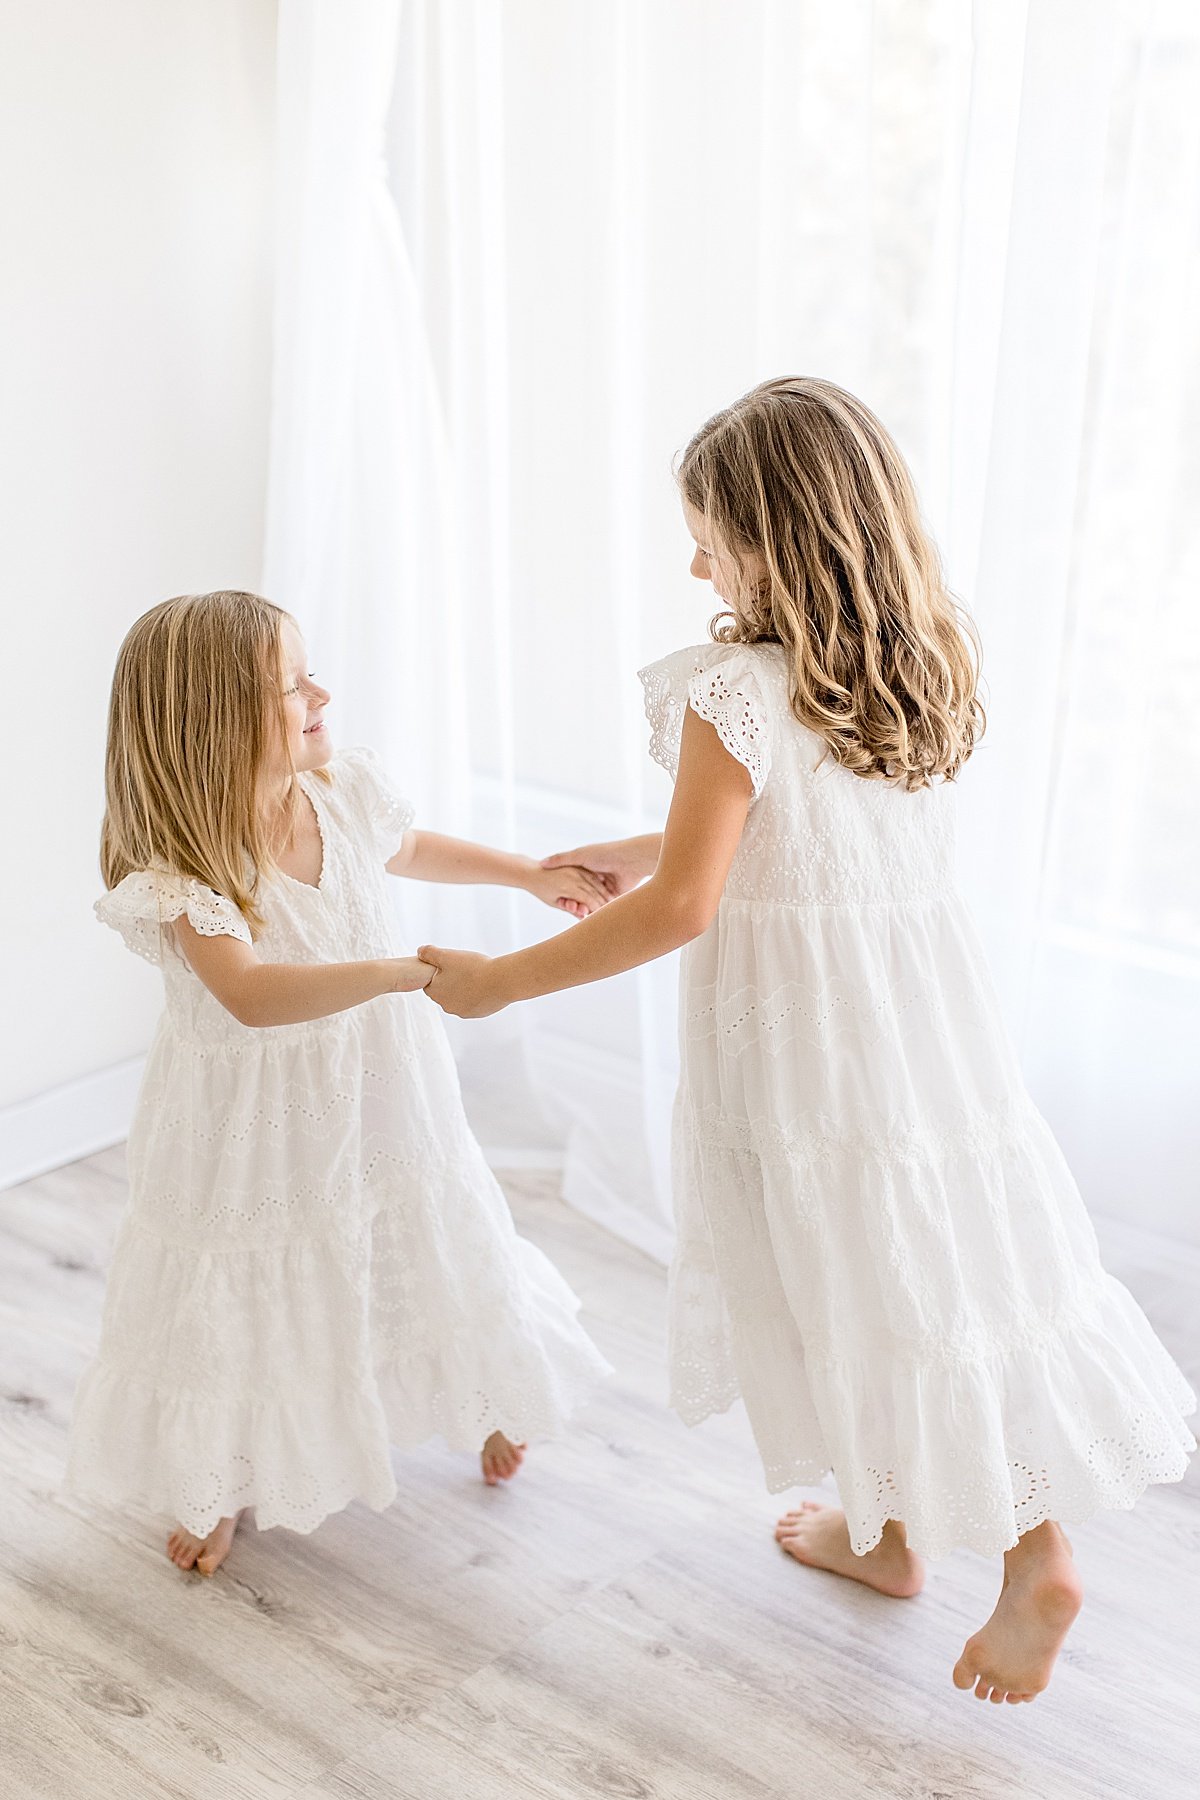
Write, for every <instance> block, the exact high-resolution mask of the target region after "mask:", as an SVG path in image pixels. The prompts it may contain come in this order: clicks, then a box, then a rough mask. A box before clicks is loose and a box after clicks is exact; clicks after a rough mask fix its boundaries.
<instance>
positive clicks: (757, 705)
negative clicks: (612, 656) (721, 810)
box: [640, 645, 771, 799]
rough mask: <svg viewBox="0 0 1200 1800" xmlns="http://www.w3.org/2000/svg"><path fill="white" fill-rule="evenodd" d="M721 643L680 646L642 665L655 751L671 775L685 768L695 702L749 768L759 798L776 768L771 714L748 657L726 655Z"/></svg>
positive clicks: (697, 710) (654, 755)
mask: <svg viewBox="0 0 1200 1800" xmlns="http://www.w3.org/2000/svg"><path fill="white" fill-rule="evenodd" d="M710 655H716V656H721V655H722V649H721V646H718V645H702V646H700V647H698V648H697V649H695V650H685V651H677V652H676V653H675V655H673V656H667V657H664V658H663V660H662V661H661V662H657V663H652V664H651V665H650V667H649V668H647V669H642V670H641V671H640V676H641V680H642V684H643V687H644V688H645V698H646V717H647V718H648V720H649V721H650V755H651V757H652V758H653V759H654V761H655V762H656V763H658V765H659V767H660V768H663V769H665V770H666V771H667V773H668V775H671V776H675V775H678V773H679V746H680V741H681V739H682V736H683V715H684V713H685V712H686V710H687V708H688V707H689V706H690V707H691V708H692V711H693V712H695V713H696V714H697V715H698V716H699V717H700V718H702V719H704V720H706V721H707V723H708V724H710V725H712V726H713V727H714V729H715V730H716V732H717V735H718V736H719V738H720V740H721V742H722V744H723V745H724V746H725V748H726V750H728V752H729V754H730V755H731V756H732V757H735V758H736V760H737V761H738V762H740V763H742V764H743V766H744V767H745V768H746V769H747V770H748V771H749V774H750V781H751V784H752V786H753V789H754V797H755V799H757V798H758V796H759V795H760V794H761V793H762V790H763V787H764V786H765V784H766V780H767V776H768V775H769V773H770V769H771V746H770V731H769V724H768V715H767V710H766V707H765V705H764V703H763V698H762V693H761V690H760V688H759V685H758V678H757V675H756V673H755V672H754V670H753V669H752V668H750V666H749V664H748V662H747V661H746V660H745V659H743V658H741V657H738V658H737V659H736V661H735V660H734V659H733V658H731V657H729V656H728V653H727V652H726V653H725V659H724V660H722V661H714V662H712V663H711V665H709V662H708V658H709V656H710Z"/></svg>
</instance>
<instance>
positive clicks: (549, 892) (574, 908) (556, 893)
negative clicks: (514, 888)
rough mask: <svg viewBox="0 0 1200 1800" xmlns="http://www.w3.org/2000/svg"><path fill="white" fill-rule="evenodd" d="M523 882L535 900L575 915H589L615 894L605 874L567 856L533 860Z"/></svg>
mask: <svg viewBox="0 0 1200 1800" xmlns="http://www.w3.org/2000/svg"><path fill="white" fill-rule="evenodd" d="M523 885H524V887H525V891H526V893H529V894H532V895H533V897H534V899H535V900H541V901H543V902H544V903H545V905H547V906H553V907H556V908H558V909H559V910H560V911H562V912H569V913H570V914H571V915H572V917H574V918H576V919H586V918H588V917H589V916H590V915H591V914H592V913H594V912H598V911H599V909H600V908H601V907H602V906H603V905H604V903H605V901H607V900H611V899H612V897H613V895H612V890H611V889H610V888H608V887H607V886H606V885H605V883H604V880H603V877H601V876H599V875H598V874H596V873H595V871H593V870H591V869H588V868H583V867H581V866H580V864H579V860H578V858H571V857H566V856H564V857H551V858H549V859H548V861H547V862H544V863H536V862H533V861H532V860H531V861H530V864H529V868H528V870H527V872H526V876H525V881H524V884H523Z"/></svg>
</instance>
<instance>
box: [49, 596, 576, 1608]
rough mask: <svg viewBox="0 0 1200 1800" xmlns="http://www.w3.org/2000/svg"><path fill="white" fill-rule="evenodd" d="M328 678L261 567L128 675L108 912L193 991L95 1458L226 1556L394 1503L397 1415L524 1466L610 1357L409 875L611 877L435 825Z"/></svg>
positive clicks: (109, 1347)
mask: <svg viewBox="0 0 1200 1800" xmlns="http://www.w3.org/2000/svg"><path fill="white" fill-rule="evenodd" d="M329 703H330V696H329V694H328V692H327V691H326V689H325V688H323V687H322V686H321V685H320V684H319V682H318V681H317V680H316V677H315V676H314V675H313V673H312V671H311V670H310V669H309V667H308V656H307V653H306V651H305V647H304V640H303V638H302V637H301V635H300V631H299V628H298V627H297V625H296V622H295V620H294V619H292V618H291V617H290V616H289V615H288V614H287V613H285V612H284V611H283V610H282V609H281V608H280V607H278V606H273V605H272V604H271V603H270V602H269V601H267V600H263V599H260V598H259V597H258V596H257V595H256V594H246V593H238V592H232V591H231V592H220V593H212V594H187V595H183V596H181V597H179V598H178V599H174V600H167V601H164V602H163V603H162V604H161V605H160V606H156V607H153V608H152V609H151V610H150V611H149V612H148V613H146V614H145V615H144V616H143V617H142V618H140V619H139V620H138V621H137V622H136V624H135V625H134V626H133V627H132V629H131V630H130V632H129V635H128V637H127V638H126V640H125V642H124V644H123V645H122V647H121V652H120V656H119V658H118V661H117V670H116V676H115V678H114V681H113V689H112V701H111V706H110V711H109V734H108V759H107V800H108V804H107V809H106V812H105V817H104V826H103V831H102V843H101V863H102V868H103V874H104V881H105V885H106V887H107V889H108V892H107V893H106V894H105V896H104V897H103V899H101V900H100V901H98V902H97V905H96V911H97V913H98V914H99V916H100V918H101V919H102V920H103V921H104V922H105V923H106V924H108V925H111V926H113V927H114V928H115V929H116V930H117V931H118V932H119V933H120V934H121V936H122V937H123V938H124V940H125V942H126V944H127V945H128V946H129V948H130V949H131V950H133V951H135V952H136V953H137V954H138V955H140V956H143V957H145V958H146V959H147V960H148V961H150V962H152V963H154V964H156V965H157V966H158V967H159V968H160V969H161V971H162V976H163V983H164V989H165V997H166V1012H165V1014H164V1016H163V1018H162V1020H161V1021H160V1024H159V1027H158V1031H157V1034H156V1036H155V1039H154V1043H153V1045H152V1047H151V1050H150V1055H149V1058H148V1061H147V1066H146V1075H145V1080H144V1082H143V1086H142V1091H141V1095H140V1097H139V1100H138V1105H137V1110H136V1115H135V1118H134V1121H133V1125H132V1128H131V1131H130V1135H129V1189H130V1191H129V1204H128V1208H127V1210H126V1214H125V1218H124V1221H123V1224H122V1229H121V1234H120V1238H119V1240H118V1243H117V1247H116V1251H115V1253H114V1257H113V1263H112V1268H111V1271H110V1274H109V1283H108V1293H107V1297H106V1301H105V1311H104V1324H103V1330H102V1334H101V1341H100V1347H99V1352H98V1355H97V1356H96V1358H95V1360H94V1362H93V1363H92V1365H91V1367H90V1368H89V1369H88V1370H87V1372H86V1373H85V1375H84V1377H83V1380H82V1382H81V1383H80V1387H79V1391H78V1394H77V1396H76V1401H75V1409H74V1415H73V1419H72V1425H71V1447H70V1459H69V1464H68V1481H69V1483H70V1485H71V1486H72V1487H73V1488H74V1489H76V1490H77V1491H79V1492H81V1493H84V1494H88V1495H92V1496H94V1497H96V1498H99V1499H101V1500H104V1501H107V1502H110V1503H113V1504H117V1505H122V1504H124V1503H126V1502H128V1501H131V1500H132V1501H135V1502H136V1503H138V1504H139V1505H141V1506H148V1507H151V1508H153V1509H155V1510H160V1511H162V1512H164V1513H168V1514H169V1515H171V1516H172V1517H173V1518H174V1519H176V1520H177V1521H178V1523H177V1525H176V1527H175V1529H174V1530H173V1531H172V1532H171V1534H170V1536H169V1538H168V1540H167V1552H168V1555H169V1556H170V1558H171V1560H172V1561H173V1562H174V1563H175V1564H176V1565H177V1566H178V1567H179V1568H180V1569H184V1570H191V1569H197V1570H199V1571H200V1573H201V1574H204V1575H212V1574H213V1573H214V1572H215V1571H216V1570H217V1569H218V1568H219V1567H220V1565H221V1563H222V1562H223V1561H224V1560H225V1558H226V1556H228V1554H229V1552H230V1548H231V1545H232V1542H233V1537H234V1532H235V1530H236V1527H237V1523H238V1520H239V1518H240V1517H241V1514H242V1512H243V1510H244V1509H245V1508H247V1507H253V1508H254V1509H255V1513H256V1521H257V1524H258V1526H259V1529H260V1530H261V1529H263V1528H264V1527H267V1526H270V1525H284V1526H288V1527H290V1528H291V1529H292V1530H295V1531H311V1530H313V1528H314V1527H315V1526H317V1525H319V1524H320V1523H321V1521H322V1519H324V1518H325V1517H327V1516H328V1514H330V1513H332V1512H336V1511H339V1510H340V1509H341V1508H342V1507H344V1506H346V1505H347V1504H348V1503H349V1502H350V1501H351V1500H352V1499H355V1498H356V1497H357V1498H359V1499H363V1500H365V1501H366V1502H367V1504H368V1505H369V1506H372V1507H375V1508H377V1509H378V1508H381V1507H384V1506H386V1505H387V1504H388V1502H389V1501H390V1500H391V1499H392V1498H393V1497H394V1495H395V1493H396V1483H395V1478H394V1475H393V1469H392V1449H393V1447H407V1446H411V1445H415V1444H418V1443H420V1442H422V1441H423V1440H424V1439H426V1438H429V1437H431V1436H433V1435H434V1434H435V1433H436V1434H440V1435H441V1436H442V1437H443V1438H444V1439H445V1440H446V1441H447V1442H448V1443H449V1444H450V1445H451V1446H452V1447H455V1448H458V1449H462V1450H471V1451H477V1452H478V1451H480V1450H481V1449H482V1464H483V1474H484V1478H485V1480H486V1481H487V1482H489V1483H490V1484H492V1485H495V1484H496V1483H497V1482H499V1481H504V1480H507V1479H508V1478H509V1477H511V1476H512V1475H514V1474H515V1473H516V1470H517V1468H518V1467H519V1465H520V1463H521V1460H522V1456H523V1452H524V1448H525V1441H526V1439H527V1438H528V1437H529V1436H530V1435H531V1434H533V1433H543V1432H553V1431H555V1430H557V1429H558V1428H559V1427H560V1426H561V1425H562V1424H563V1423H564V1422H565V1420H566V1418H567V1417H568V1415H569V1414H570V1412H571V1411H572V1410H573V1408H574V1406H575V1404H576V1403H577V1401H578V1400H579V1399H581V1398H582V1397H583V1396H584V1395H585V1394H587V1393H588V1392H589V1391H590V1389H591V1387H592V1386H593V1384H594V1383H595V1381H596V1380H597V1379H598V1378H599V1377H600V1376H602V1375H603V1374H604V1373H605V1371H606V1368H607V1365H606V1364H605V1362H604V1360H603V1358H602V1357H601V1356H600V1354H599V1352H598V1351H597V1350H596V1349H595V1347H594V1346H593V1345H592V1343H591V1341H590V1339H589V1338H588V1337H587V1336H586V1334H585V1333H584V1332H583V1330H582V1329H581V1328H580V1326H579V1323H578V1321H577V1319H576V1318H575V1313H576V1310H577V1307H578V1302H577V1301H576V1299H575V1297H574V1295H573V1294H572V1293H571V1292H570V1290H569V1288H568V1287H567V1285H566V1283H565V1282H564V1281H563V1280H562V1278H561V1276H560V1275H559V1274H558V1272H557V1271H556V1270H555V1269H554V1268H553V1267H552V1266H551V1264H550V1263H549V1262H548V1261H547V1260H546V1258H545V1257H544V1256H543V1255H542V1254H541V1252H540V1251H538V1250H537V1249H535V1247H534V1246H533V1245H532V1244H529V1243H526V1242H525V1241H524V1240H523V1239H521V1238H518V1237H517V1235H516V1232H515V1230H514V1228H513V1222H512V1219H511V1217H510V1215H509V1212H508V1207H507V1205H506V1203H505V1200H504V1196H503V1194H502V1193H501V1191H500V1189H499V1187H498V1186H497V1184H496V1182H495V1180H494V1178H493V1176H492V1175H491V1173H490V1171H489V1169H488V1167H487V1165H486V1163H485V1162H484V1160H483V1156H482V1154H481V1152H480V1150H479V1146H478V1145H477V1144H476V1142H475V1140H474V1138H473V1136H472V1134H471V1131H470V1128H469V1126H468V1124H467V1120H466V1116H465V1114H464V1112H463V1108H462V1101H461V1098H460V1095H459V1090H458V1081H457V1077H456V1074H455V1070H454V1064H453V1061H452V1059H451V1057H450V1052H449V1049H448V1047H447V1045H446V1041H445V1033H444V1032H443V1030H442V1029H441V1024H440V1021H439V1019H438V1017H437V1014H436V1013H435V1012H434V1011H433V1009H432V1008H431V1007H428V1006H426V1005H425V1002H424V1001H423V1000H422V999H421V997H420V989H421V988H422V987H423V986H424V985H425V983H426V982H427V981H428V980H429V977H430V975H431V974H432V970H431V969H430V968H429V966H428V965H426V964H422V963H421V962H419V961H418V959H417V958H416V957H415V956H406V955H402V954H399V953H398V951H397V947H396V945H395V942H394V937H395V928H394V925H393V922H392V913H391V907H390V904H389V892H388V888H389V882H388V877H389V876H403V877H406V878H408V879H417V880H421V881H447V882H493V883H496V884H498V885H502V886H506V887H521V888H524V889H525V890H526V891H527V892H529V893H531V894H533V895H535V896H536V897H538V898H539V899H541V900H544V901H545V902H546V903H547V904H548V905H551V906H558V907H561V908H564V909H565V910H567V911H569V912H571V913H572V914H573V915H575V916H580V915H582V914H585V913H587V912H588V911H589V910H591V908H592V907H593V906H597V905H602V904H604V901H605V898H606V895H605V892H604V888H603V885H602V883H601V882H600V881H599V879H598V878H597V877H595V876H593V875H591V874H590V873H588V871H586V870H584V869H581V868H574V869H563V870H561V871H549V870H546V869H543V868H542V867H541V866H540V864H538V863H537V862H535V861H534V860H533V859H532V858H530V857H522V856H512V855H508V854H506V853H504V852H502V851H498V850H489V849H486V848H485V847H483V846H482V845H479V844H468V843H462V842H460V841H458V840H455V839H453V838H446V837H440V836H438V835H436V834H434V833H432V832H428V831H424V830H420V831H418V830H414V829H413V828H412V819H413V813H412V808H411V807H410V806H409V805H408V803H407V801H405V800H402V799H401V798H400V797H399V795H398V794H397V793H396V792H395V790H394V789H393V787H392V785H391V782H390V780H389V778H388V777H387V775H386V774H385V773H384V771H383V769H382V768H381V766H380V764H379V762H378V760H377V759H376V758H375V756H374V755H373V754H372V752H371V751H369V750H361V749H360V750H342V751H337V750H335V749H334V748H333V745H332V743H331V741H330V736H329V726H328V721H327V718H326V711H327V708H328V706H329Z"/></svg>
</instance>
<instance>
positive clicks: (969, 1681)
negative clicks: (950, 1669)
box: [953, 1653, 975, 1690]
mask: <svg viewBox="0 0 1200 1800" xmlns="http://www.w3.org/2000/svg"><path fill="white" fill-rule="evenodd" d="M953 1680H954V1685H955V1687H956V1688H963V1689H964V1690H965V1689H966V1688H969V1687H974V1686H975V1670H974V1669H973V1668H972V1667H971V1665H970V1664H969V1663H968V1661H967V1659H966V1655H965V1653H964V1655H962V1656H960V1657H959V1659H958V1661H957V1662H956V1663H955V1665H954V1676H953Z"/></svg>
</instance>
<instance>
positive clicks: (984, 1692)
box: [975, 1675, 992, 1700]
mask: <svg viewBox="0 0 1200 1800" xmlns="http://www.w3.org/2000/svg"><path fill="white" fill-rule="evenodd" d="M991 1691H992V1690H991V1688H990V1687H989V1686H988V1684H987V1682H986V1681H985V1680H984V1679H983V1677H982V1675H981V1676H980V1677H979V1686H978V1687H977V1688H976V1689H975V1698H976V1699H977V1700H986V1699H987V1698H988V1696H989V1694H990V1693H991Z"/></svg>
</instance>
